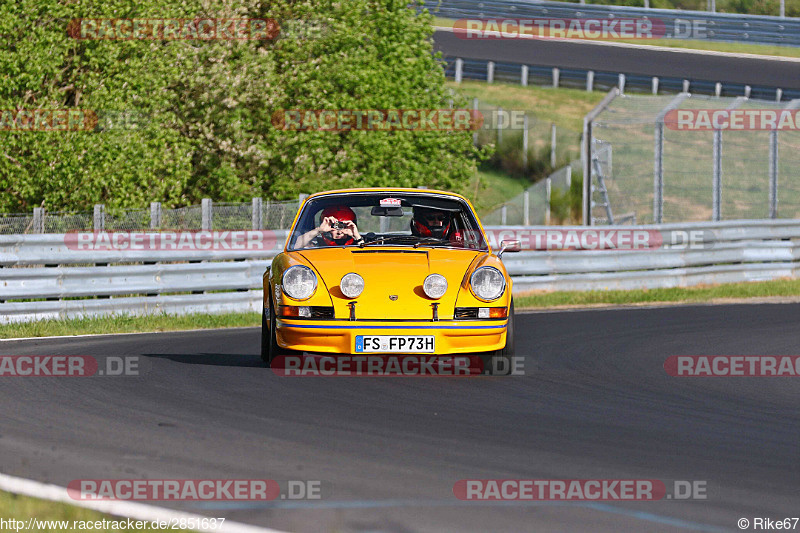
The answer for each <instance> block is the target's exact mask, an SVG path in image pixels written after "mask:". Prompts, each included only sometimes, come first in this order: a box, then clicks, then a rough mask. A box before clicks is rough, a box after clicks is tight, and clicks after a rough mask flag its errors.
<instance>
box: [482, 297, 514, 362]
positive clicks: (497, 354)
mask: <svg viewBox="0 0 800 533" xmlns="http://www.w3.org/2000/svg"><path fill="white" fill-rule="evenodd" d="M515 353H516V349H515V346H514V300H513V299H512V300H511V305H510V306H509V308H508V329H507V330H506V345H505V346H504V347H503V348H502V349H500V350H495V351H494V352H489V353H486V354H482V355H481V360H482V361H483V373H484V374H488V375H490V376H507V375H509V374H511V371H512V369H513V364H514V355H515Z"/></svg>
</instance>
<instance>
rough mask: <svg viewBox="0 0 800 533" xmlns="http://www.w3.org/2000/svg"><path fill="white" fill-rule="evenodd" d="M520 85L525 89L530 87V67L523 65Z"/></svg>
mask: <svg viewBox="0 0 800 533" xmlns="http://www.w3.org/2000/svg"><path fill="white" fill-rule="evenodd" d="M520 84H522V86H523V87H527V86H528V65H522V70H521V72H520Z"/></svg>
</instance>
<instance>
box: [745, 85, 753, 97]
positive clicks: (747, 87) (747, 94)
mask: <svg viewBox="0 0 800 533" xmlns="http://www.w3.org/2000/svg"><path fill="white" fill-rule="evenodd" d="M750 91H752V87H750V86H749V85H745V86H744V97H745V98H750Z"/></svg>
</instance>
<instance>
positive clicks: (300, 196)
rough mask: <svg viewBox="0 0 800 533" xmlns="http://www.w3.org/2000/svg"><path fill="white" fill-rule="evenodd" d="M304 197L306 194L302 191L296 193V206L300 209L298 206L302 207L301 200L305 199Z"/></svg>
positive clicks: (306, 196)
mask: <svg viewBox="0 0 800 533" xmlns="http://www.w3.org/2000/svg"><path fill="white" fill-rule="evenodd" d="M306 198H308V195H307V194H306V193H304V192H301V193H300V194H298V195H297V208H298V209H300V207H302V205H303V202H305V201H306Z"/></svg>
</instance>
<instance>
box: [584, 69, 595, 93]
mask: <svg viewBox="0 0 800 533" xmlns="http://www.w3.org/2000/svg"><path fill="white" fill-rule="evenodd" d="M593 90H594V71H593V70H590V71H588V72H587V73H586V92H587V93H590V92H592V91H593Z"/></svg>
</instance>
